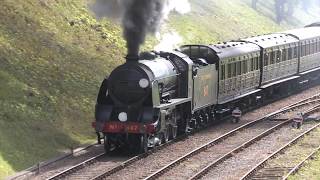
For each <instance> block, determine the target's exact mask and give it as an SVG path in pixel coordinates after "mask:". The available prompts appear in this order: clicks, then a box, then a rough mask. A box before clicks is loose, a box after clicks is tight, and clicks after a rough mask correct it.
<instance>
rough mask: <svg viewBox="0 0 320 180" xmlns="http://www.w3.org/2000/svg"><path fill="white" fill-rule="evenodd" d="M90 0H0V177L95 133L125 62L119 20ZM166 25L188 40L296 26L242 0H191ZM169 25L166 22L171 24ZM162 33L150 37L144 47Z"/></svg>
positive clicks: (87, 139) (89, 138)
mask: <svg viewBox="0 0 320 180" xmlns="http://www.w3.org/2000/svg"><path fill="white" fill-rule="evenodd" d="M86 3H87V1H84V0H73V1H69V0H56V1H52V0H36V1H35V0H15V1H12V0H2V1H1V3H0V4H1V5H0V109H1V110H0V179H1V178H3V177H6V176H8V175H11V174H13V173H14V172H16V171H20V170H22V169H25V168H27V167H29V166H31V165H33V164H35V163H37V162H38V161H43V160H45V159H48V158H50V157H53V156H56V155H57V154H60V153H61V152H64V151H65V150H66V149H68V148H69V147H70V146H78V145H80V144H83V143H90V142H93V141H94V132H93V130H92V128H91V127H90V122H91V121H92V120H93V118H94V116H93V112H94V105H95V99H96V94H97V92H98V88H99V86H100V82H101V80H102V79H103V78H104V77H105V76H106V75H107V74H109V73H110V71H111V70H112V69H113V68H114V67H115V66H117V65H119V64H121V63H123V62H124V60H123V57H124V55H125V42H124V41H123V39H122V38H121V34H122V33H121V29H120V27H119V26H118V25H116V24H114V23H112V22H110V21H108V20H106V19H104V20H102V21H99V22H97V21H96V20H95V18H94V16H93V15H92V13H90V12H89V11H88V9H87V4H86ZM191 3H192V8H193V11H192V12H191V13H190V14H186V15H184V16H181V15H178V14H173V15H172V16H171V17H170V21H169V25H168V26H167V27H170V28H173V29H175V30H176V31H177V32H179V33H180V34H181V35H182V37H183V38H184V43H213V42H216V41H224V40H228V39H234V38H239V37H244V36H249V35H254V34H260V33H266V32H273V31H278V30H282V29H286V28H289V27H292V26H294V25H290V23H286V24H285V25H282V26H278V25H277V24H276V23H274V22H273V20H272V18H269V17H266V16H265V14H263V13H260V12H256V11H254V10H252V9H251V8H250V7H249V6H248V5H247V2H244V3H243V2H241V1H236V0H231V1H222V0H214V1H213V0H191ZM166 30H168V29H164V31H166ZM156 43H157V41H155V40H154V39H153V37H150V36H149V37H148V42H147V43H146V44H145V45H144V47H143V49H144V50H149V49H151V48H152V46H153V45H154V44H156Z"/></svg>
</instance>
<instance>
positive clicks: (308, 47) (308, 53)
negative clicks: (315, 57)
mask: <svg viewBox="0 0 320 180" xmlns="http://www.w3.org/2000/svg"><path fill="white" fill-rule="evenodd" d="M306 55H307V56H308V55H310V44H307V52H306Z"/></svg>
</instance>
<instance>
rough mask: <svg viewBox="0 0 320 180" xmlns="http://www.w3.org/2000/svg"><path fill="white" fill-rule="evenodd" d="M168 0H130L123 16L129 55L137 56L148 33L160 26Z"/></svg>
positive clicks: (153, 31)
mask: <svg viewBox="0 0 320 180" xmlns="http://www.w3.org/2000/svg"><path fill="white" fill-rule="evenodd" d="M165 3H166V0H128V2H127V4H126V6H125V7H126V11H125V14H124V17H123V22H122V23H123V31H124V38H125V40H126V41H127V48H128V55H129V56H131V55H132V56H137V55H138V54H139V48H140V46H141V45H142V44H143V43H144V41H145V38H146V35H147V34H148V33H155V32H156V31H157V29H158V28H159V26H160V24H161V21H162V17H163V9H164V6H165Z"/></svg>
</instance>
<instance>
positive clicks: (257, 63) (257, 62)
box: [255, 57, 260, 70]
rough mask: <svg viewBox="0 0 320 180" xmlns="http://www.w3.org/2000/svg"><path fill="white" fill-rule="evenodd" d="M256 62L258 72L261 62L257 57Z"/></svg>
mask: <svg viewBox="0 0 320 180" xmlns="http://www.w3.org/2000/svg"><path fill="white" fill-rule="evenodd" d="M255 61H256V70H258V69H259V67H260V60H259V57H256V58H255Z"/></svg>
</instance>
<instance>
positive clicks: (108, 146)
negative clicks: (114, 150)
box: [103, 135, 111, 153]
mask: <svg viewBox="0 0 320 180" xmlns="http://www.w3.org/2000/svg"><path fill="white" fill-rule="evenodd" d="M103 141H104V144H103V145H104V151H105V152H106V153H109V152H110V151H111V144H110V140H109V138H108V136H107V135H104V137H103Z"/></svg>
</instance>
